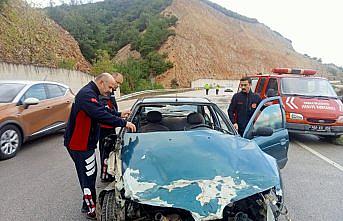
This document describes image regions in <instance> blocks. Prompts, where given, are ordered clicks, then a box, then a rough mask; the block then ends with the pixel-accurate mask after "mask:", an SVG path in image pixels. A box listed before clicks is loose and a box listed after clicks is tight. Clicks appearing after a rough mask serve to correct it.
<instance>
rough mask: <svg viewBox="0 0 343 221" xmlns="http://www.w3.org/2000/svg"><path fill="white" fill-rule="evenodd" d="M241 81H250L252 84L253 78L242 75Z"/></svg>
mask: <svg viewBox="0 0 343 221" xmlns="http://www.w3.org/2000/svg"><path fill="white" fill-rule="evenodd" d="M239 81H248V83H249V84H251V78H250V77H242V78H241V80H239Z"/></svg>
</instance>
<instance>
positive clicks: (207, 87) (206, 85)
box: [204, 83, 210, 95]
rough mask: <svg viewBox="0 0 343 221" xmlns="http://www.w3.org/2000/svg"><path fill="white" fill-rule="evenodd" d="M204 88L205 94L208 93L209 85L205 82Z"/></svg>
mask: <svg viewBox="0 0 343 221" xmlns="http://www.w3.org/2000/svg"><path fill="white" fill-rule="evenodd" d="M204 88H205V90H206V95H208V92H209V90H210V85H209V84H207V83H206V84H205V86H204Z"/></svg>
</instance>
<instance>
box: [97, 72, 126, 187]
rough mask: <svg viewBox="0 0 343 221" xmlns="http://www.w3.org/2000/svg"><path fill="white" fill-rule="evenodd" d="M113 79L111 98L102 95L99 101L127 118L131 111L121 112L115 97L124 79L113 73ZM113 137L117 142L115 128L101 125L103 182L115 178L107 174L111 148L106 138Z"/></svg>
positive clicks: (117, 114)
mask: <svg viewBox="0 0 343 221" xmlns="http://www.w3.org/2000/svg"><path fill="white" fill-rule="evenodd" d="M112 77H113V78H114V80H115V83H116V84H115V85H114V88H113V89H114V90H113V92H112V93H111V94H110V96H103V95H100V96H99V99H100V101H101V103H102V104H103V105H104V106H105V107H106V109H107V110H108V111H109V112H110V113H112V114H114V115H116V116H117V117H121V118H127V117H128V116H129V115H130V113H131V112H130V110H126V111H123V112H119V110H118V104H117V101H116V98H115V96H114V94H115V93H114V92H115V90H116V89H117V88H118V87H119V86H120V85H121V84H123V81H124V77H123V75H122V74H120V73H117V72H116V73H113V74H112ZM109 135H111V139H113V141H114V142H115V140H116V130H115V127H113V126H111V125H106V124H100V136H99V151H100V160H101V172H100V179H101V181H102V182H111V181H113V179H114V178H113V176H112V175H110V174H108V173H107V159H108V157H109V155H110V152H111V146H109V145H105V142H106V137H108V136H109Z"/></svg>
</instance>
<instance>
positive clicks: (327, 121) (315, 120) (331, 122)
mask: <svg viewBox="0 0 343 221" xmlns="http://www.w3.org/2000/svg"><path fill="white" fill-rule="evenodd" d="M307 121H308V122H311V123H317V124H333V123H335V122H336V120H332V119H316V118H308V119H307Z"/></svg>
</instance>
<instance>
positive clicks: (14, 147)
mask: <svg viewBox="0 0 343 221" xmlns="http://www.w3.org/2000/svg"><path fill="white" fill-rule="evenodd" d="M22 141H23V137H22V135H21V133H20V131H19V128H18V127H17V126H15V125H11V124H8V125H5V126H4V127H2V128H1V129H0V160H6V159H10V158H12V157H14V156H15V155H16V154H17V152H18V150H19V149H20V147H21V144H22Z"/></svg>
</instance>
